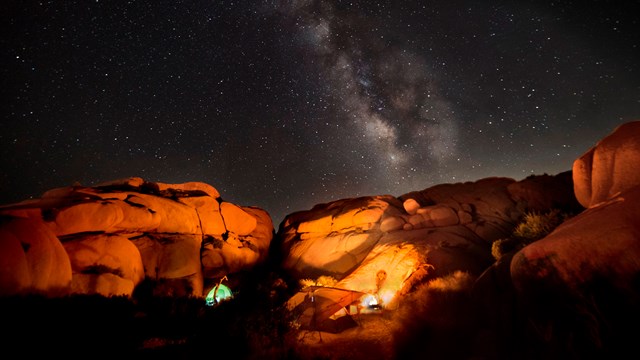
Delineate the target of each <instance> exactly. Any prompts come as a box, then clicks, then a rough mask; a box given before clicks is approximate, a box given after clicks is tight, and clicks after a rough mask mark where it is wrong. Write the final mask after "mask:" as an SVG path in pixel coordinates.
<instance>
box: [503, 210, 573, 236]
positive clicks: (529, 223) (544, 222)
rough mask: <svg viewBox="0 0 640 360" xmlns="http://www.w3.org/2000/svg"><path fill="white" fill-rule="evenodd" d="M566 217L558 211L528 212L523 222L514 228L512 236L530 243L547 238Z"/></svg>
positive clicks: (565, 214) (567, 215) (566, 215)
mask: <svg viewBox="0 0 640 360" xmlns="http://www.w3.org/2000/svg"><path fill="white" fill-rule="evenodd" d="M568 217H569V214H567V213H564V212H561V211H560V210H558V209H552V210H550V211H549V212H547V213H544V214H540V213H537V212H529V213H527V214H525V216H524V218H523V221H522V222H520V223H519V224H518V225H517V226H516V228H515V230H514V231H513V236H514V237H516V238H519V239H522V240H525V241H526V242H529V243H531V242H533V241H536V240H539V239H542V238H543V237H545V236H547V235H548V234H549V233H550V232H552V231H553V230H554V229H555V228H556V227H558V225H560V224H562V223H563V222H564V221H565V220H566V219H567V218H568Z"/></svg>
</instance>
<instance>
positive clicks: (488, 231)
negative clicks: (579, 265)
mask: <svg viewBox="0 0 640 360" xmlns="http://www.w3.org/2000/svg"><path fill="white" fill-rule="evenodd" d="M572 194H573V192H572V183H571V172H565V173H561V174H558V175H556V176H550V175H541V176H532V177H529V178H527V179H524V180H522V181H515V180H514V179H510V178H486V179H481V180H478V181H475V182H466V183H457V184H442V185H436V186H433V187H430V188H427V189H425V190H422V191H415V192H411V193H408V194H405V195H402V196H400V197H397V198H396V197H393V196H390V195H384V196H369V197H361V198H355V199H343V200H338V201H334V202H331V203H327V204H320V205H317V206H315V207H314V208H312V209H311V210H308V211H300V212H297V213H293V214H290V215H289V216H287V217H286V218H285V220H284V221H283V223H282V224H281V225H280V229H279V231H278V234H277V240H276V241H275V242H274V245H275V246H279V248H280V251H281V253H282V254H283V259H282V266H283V267H284V269H286V270H287V271H289V272H290V273H291V274H292V275H293V276H294V277H295V278H298V279H303V278H309V279H315V278H317V277H319V276H321V275H325V276H332V277H334V278H336V279H337V280H338V281H339V282H338V284H337V285H336V286H338V287H343V288H347V289H352V290H357V291H362V292H368V293H373V294H377V295H378V296H379V297H380V298H381V300H383V301H384V302H385V303H386V306H389V307H393V306H394V304H395V301H396V300H397V295H398V294H402V293H403V292H406V291H408V290H409V289H410V288H411V287H412V286H413V285H414V284H415V283H416V282H420V281H422V280H423V279H424V278H425V277H439V276H444V275H447V274H449V273H452V272H453V271H455V270H462V271H467V272H470V273H472V274H476V275H477V274H480V273H481V272H482V271H484V269H486V268H487V267H488V266H490V265H491V264H492V263H493V261H494V259H493V257H492V256H491V244H492V242H493V241H495V240H498V239H501V238H505V237H508V236H510V235H511V232H512V230H513V228H514V226H515V225H516V224H517V222H518V221H519V220H520V219H521V218H522V216H523V215H524V214H525V213H526V212H528V211H547V210H549V209H551V208H577V207H579V205H578V204H577V201H576V199H575V197H573V195H572ZM380 272H384V273H385V274H386V276H385V280H384V282H383V283H382V284H381V283H380V281H377V274H379V273H380Z"/></svg>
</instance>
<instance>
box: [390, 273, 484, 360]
mask: <svg viewBox="0 0 640 360" xmlns="http://www.w3.org/2000/svg"><path fill="white" fill-rule="evenodd" d="M474 280H475V279H474V277H473V276H471V275H470V274H469V273H467V272H463V271H456V272H454V273H452V274H450V275H448V276H444V277H439V278H435V279H433V280H431V281H429V282H428V283H425V284H422V285H420V286H418V287H417V288H416V290H415V291H414V292H411V293H410V294H408V295H407V297H406V298H404V299H403V300H402V303H401V304H400V307H399V308H398V310H396V312H395V314H394V315H393V318H394V320H395V321H394V324H395V325H394V327H393V329H392V334H393V338H394V342H395V349H396V351H397V355H398V358H412V359H418V358H425V359H426V358H437V359H445V358H446V359H462V358H465V359H466V358H468V355H469V352H470V347H471V344H470V340H471V339H472V338H473V336H472V335H473V332H474V327H473V325H474V324H475V318H474V314H473V312H472V308H473V307H472V302H471V297H470V292H471V288H472V286H473V282H474Z"/></svg>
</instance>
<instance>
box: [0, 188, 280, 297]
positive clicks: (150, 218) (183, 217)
mask: <svg viewBox="0 0 640 360" xmlns="http://www.w3.org/2000/svg"><path fill="white" fill-rule="evenodd" d="M0 214H4V215H7V216H20V217H23V218H28V219H32V220H33V221H36V222H39V224H40V226H41V227H44V228H46V229H47V231H48V232H49V234H50V236H51V237H52V239H55V241H56V242H57V243H58V244H59V245H60V248H61V250H62V254H63V255H64V257H65V259H66V261H67V267H68V270H69V271H70V269H71V266H70V265H69V257H68V256H67V252H68V254H69V255H70V256H71V263H72V264H73V269H74V273H73V281H71V278H70V277H68V278H67V279H66V283H65V285H64V286H65V287H66V288H65V289H66V290H68V291H71V292H75V293H99V294H103V295H116V294H117V295H131V294H132V292H133V290H134V289H135V288H136V287H137V286H138V285H140V284H141V282H142V281H143V279H144V280H148V281H151V282H154V283H155V284H156V285H157V290H156V291H154V293H156V294H163V293H164V294H165V295H168V294H173V295H177V294H179V295H189V296H191V295H195V296H203V289H204V283H205V282H207V281H209V278H206V277H205V274H207V275H208V276H210V277H211V279H210V280H211V281H215V280H216V279H217V278H219V277H222V276H225V275H231V274H233V273H234V272H237V271H240V270H246V269H250V268H251V267H253V266H255V265H257V264H259V263H261V262H263V261H265V260H266V256H267V253H268V249H269V245H270V243H271V240H272V238H273V223H272V222H271V218H270V216H269V214H268V213H267V212H266V211H264V210H261V209H258V208H253V207H240V206H237V205H235V204H232V203H229V202H223V201H222V200H221V199H220V194H219V193H218V191H217V190H216V189H215V188H213V187H212V186H210V185H208V184H204V183H197V182H190V183H184V184H166V183H152V182H146V181H144V180H143V179H142V178H139V177H134V178H128V179H121V180H115V181H110V182H105V183H101V184H98V185H96V186H93V187H85V186H70V187H65V188H57V189H51V190H49V191H47V192H46V193H45V194H44V195H43V197H42V198H40V199H36V200H29V201H24V202H21V203H17V204H9V205H6V206H2V207H0ZM5 226H7V225H0V235H2V236H0V244H1V246H3V247H6V248H7V251H6V253H7V254H14V253H20V251H19V250H20V247H19V246H18V245H19V244H21V243H22V244H25V241H26V240H24V239H22V238H21V236H27V235H28V234H23V233H20V234H17V235H16V234H14V231H13V230H12V228H6V229H5ZM96 234H99V235H96ZM59 239H60V240H62V241H63V242H64V245H65V246H64V248H63V247H62V244H60V240H59ZM203 240H204V242H203ZM213 245H215V246H213ZM65 248H66V249H67V251H66V252H65ZM35 254H37V252H36V253H35ZM52 254H56V253H55V252H52ZM23 257H24V256H23ZM31 257H33V255H31ZM16 259H18V260H16ZM19 259H20V258H19V257H12V258H10V257H9V256H3V255H2V254H0V260H1V261H3V262H4V264H5V266H4V267H3V270H2V273H1V274H0V278H2V279H3V281H4V282H6V283H7V286H6V287H3V289H6V291H5V292H6V293H15V292H17V291H19V290H20V289H22V288H39V287H41V285H40V284H39V283H36V284H32V285H29V284H30V283H29V282H30V281H32V280H29V279H28V277H27V275H25V274H31V273H36V274H37V276H44V275H41V274H40V271H41V270H46V269H49V265H47V264H48V263H44V262H38V263H37V264H36V265H35V266H32V267H31V268H28V269H27V268H25V261H23V260H19ZM27 264H28V262H27ZM10 268H16V269H19V270H18V271H17V272H16V271H13V270H11V271H10V270H9V269H10ZM25 269H26V270H25ZM203 269H204V272H203ZM27 270H28V271H27ZM11 272H14V274H12V273H11ZM54 273H55V271H54ZM46 274H49V270H47V272H46ZM61 274H64V273H63V272H61ZM67 275H68V276H69V275H70V272H68V273H67ZM29 276H32V277H33V276H36V275H33V274H31V275H29ZM61 276H62V275H61ZM34 279H39V278H37V277H35V278H34ZM36 285H37V286H36Z"/></svg>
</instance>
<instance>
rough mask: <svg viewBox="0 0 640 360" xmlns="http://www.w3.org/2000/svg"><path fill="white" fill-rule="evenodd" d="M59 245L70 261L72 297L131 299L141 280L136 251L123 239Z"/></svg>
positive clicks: (94, 238) (93, 237) (103, 238)
mask: <svg viewBox="0 0 640 360" xmlns="http://www.w3.org/2000/svg"><path fill="white" fill-rule="evenodd" d="M63 245H64V249H65V251H66V252H67V254H68V255H69V259H70V260H71V268H72V269H73V279H72V284H71V286H72V292H74V293H82V294H101V295H104V296H111V295H126V296H131V295H132V292H133V289H134V288H135V287H136V286H137V285H139V284H140V283H141V282H142V280H143V279H144V275H145V274H144V267H143V265H142V257H141V256H140V251H138V248H137V247H136V246H135V245H134V244H133V243H131V241H129V239H127V238H125V237H123V236H119V235H115V234H111V235H89V236H83V237H81V238H80V239H79V240H71V241H66V242H64V244H63Z"/></svg>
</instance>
